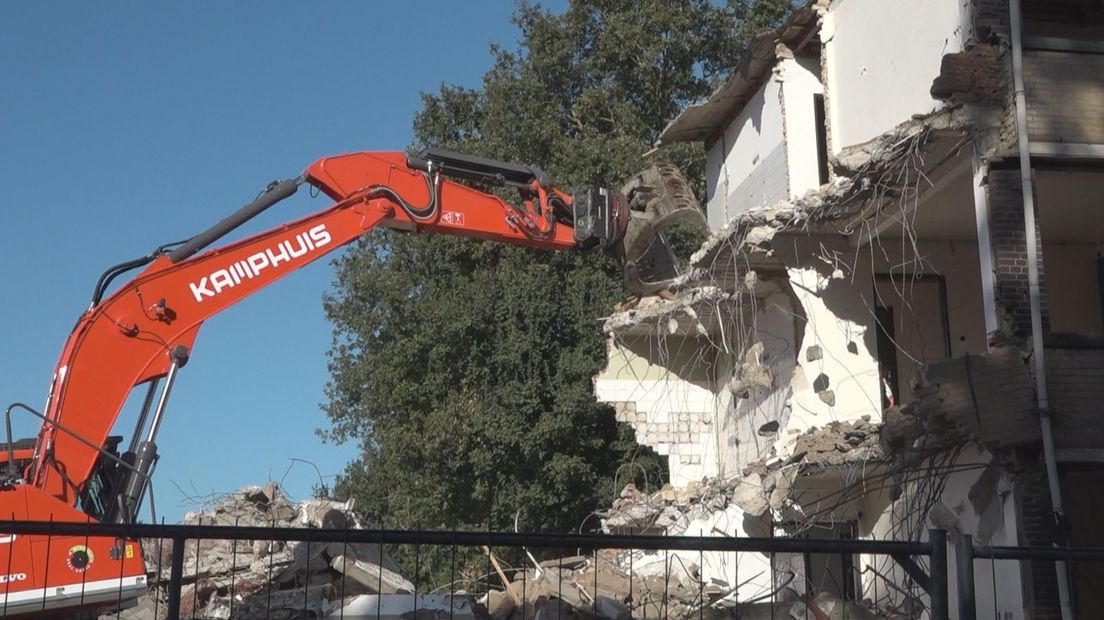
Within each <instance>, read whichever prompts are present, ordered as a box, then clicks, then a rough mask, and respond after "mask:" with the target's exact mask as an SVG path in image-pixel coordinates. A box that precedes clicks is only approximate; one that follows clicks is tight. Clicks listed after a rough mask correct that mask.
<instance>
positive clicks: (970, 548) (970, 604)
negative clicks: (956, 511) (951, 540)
mask: <svg viewBox="0 0 1104 620" xmlns="http://www.w3.org/2000/svg"><path fill="white" fill-rule="evenodd" d="M955 572H956V573H957V574H958V617H959V618H973V617H975V616H976V615H977V601H976V600H975V598H974V537H973V536H971V535H969V534H959V535H958V539H957V540H955ZM995 594H996V593H994V595H995Z"/></svg>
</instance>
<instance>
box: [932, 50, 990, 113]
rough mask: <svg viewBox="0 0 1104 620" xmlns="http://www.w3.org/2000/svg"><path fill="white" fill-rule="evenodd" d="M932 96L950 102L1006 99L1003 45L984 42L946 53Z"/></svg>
mask: <svg viewBox="0 0 1104 620" xmlns="http://www.w3.org/2000/svg"><path fill="white" fill-rule="evenodd" d="M931 96H932V97H933V98H935V99H942V100H944V101H948V102H950V103H974V104H979V105H986V106H995V105H1000V104H1001V103H1003V101H1004V92H1003V89H1002V81H1001V53H1000V49H999V48H998V47H997V46H995V45H988V44H981V45H976V46H974V47H973V48H971V49H969V50H967V51H965V52H959V53H955V54H946V55H944V56H943V62H942V64H941V65H940V67H939V76H938V77H937V78H935V81H933V82H932V87H931Z"/></svg>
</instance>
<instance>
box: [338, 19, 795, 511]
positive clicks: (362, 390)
mask: <svg viewBox="0 0 1104 620" xmlns="http://www.w3.org/2000/svg"><path fill="white" fill-rule="evenodd" d="M785 8H788V2H779V1H777V0H771V1H766V0H764V1H763V2H759V3H754V2H750V1H747V0H732V1H730V2H729V3H728V4H727V5H725V6H718V5H716V4H714V3H713V2H710V1H709V0H681V1H680V0H674V1H672V0H575V1H573V2H572V3H571V5H570V7H569V8H568V9H567V10H566V12H564V13H563V14H556V13H553V12H551V11H548V10H546V9H543V8H541V7H540V6H538V5H534V4H529V3H525V2H522V3H520V4H518V6H517V10H516V13H515V17H514V21H515V24H516V25H517V27H518V29H519V39H520V43H519V45H518V47H517V48H516V49H510V48H507V47H502V46H492V52H493V58H494V61H493V64H492V66H491V67H490V69H489V70H488V71H487V72H486V74H485V75H484V78H483V84H482V86H481V87H479V88H466V87H461V86H456V85H449V84H444V85H442V86H441V87H440V90H439V91H438V92H436V93H429V94H424V95H423V98H422V105H423V107H422V109H421V110H420V111H419V112H418V114H417V116H416V118H415V120H414V130H415V135H416V140H417V144H416V145H415V147H416V148H420V147H423V146H442V147H446V148H451V149H455V150H460V151H464V152H468V153H472V154H477V155H483V156H487V157H493V158H496V159H502V160H507V161H516V162H523V163H533V164H536V165H538V166H540V167H541V168H543V169H544V170H546V171H548V172H549V173H550V174H551V175H552V176H553V178H554V179H555V180H556V182H557V184H558V185H560V186H563V187H574V186H580V185H592V184H598V185H604V186H608V187H617V186H618V185H619V184H620V183H621V181H622V180H623V179H624V178H626V177H627V176H628V175H629V174H631V173H633V172H635V171H636V170H637V169H638V168H640V167H641V166H642V165H643V163H644V162H643V160H642V154H643V153H645V152H646V151H647V150H648V149H649V148H650V145H651V143H652V142H653V141H654V139H655V138H656V136H657V135H658V132H659V131H660V130H661V129H662V128H663V126H664V125H665V123H666V122H668V121H669V120H670V119H671V118H673V117H674V116H675V115H676V114H677V113H678V112H679V110H680V109H681V108H683V107H684V106H685V105H687V104H689V103H691V102H694V101H697V100H700V99H702V98H704V97H705V96H707V95H708V94H709V92H710V91H711V89H712V88H713V87H714V86H715V84H716V82H717V80H718V78H719V76H720V75H721V74H722V72H724V71H725V70H726V69H728V68H729V67H731V66H733V65H734V64H735V62H736V60H737V58H738V55H739V50H740V49H741V48H742V47H743V43H744V40H745V38H746V36H747V32H748V30H747V28H749V27H752V26H753V25H754V27H756V28H758V27H759V26H761V25H763V24H766V23H768V22H769V21H770V20H771V19H775V18H776V17H777V15H778V14H780V13H781V12H782V11H783V10H784V9H785ZM665 155H666V156H667V157H668V158H673V159H675V160H676V161H678V162H679V163H681V164H683V166H684V170H686V171H687V172H688V174H690V175H691V176H695V175H696V176H698V177H699V178H700V176H701V167H702V161H703V159H704V158H703V157H702V154H701V152H700V149H698V148H695V147H691V146H681V147H679V148H677V149H671V151H670V152H669V153H665ZM622 296H623V291H622V290H621V283H620V274H619V272H618V267H617V265H615V264H613V262H612V261H611V260H610V259H608V258H606V257H605V256H602V255H599V254H591V253H588V254H584V253H573V252H572V253H546V252H540V251H535V250H528V249H523V248H517V247H511V246H506V245H503V244H497V243H487V242H478V241H471V240H464V239H457V238H448V237H440V236H413V235H404V234H399V233H392V232H387V231H381V232H376V233H373V234H370V235H368V236H366V237H365V238H364V239H363V240H361V241H360V242H359V243H358V244H356V245H355V246H354V247H353V248H352V249H350V250H349V251H348V252H347V253H346V254H345V255H344V256H343V257H342V258H341V259H339V260H338V261H337V277H336V282H335V288H334V291H333V293H332V294H331V295H329V296H327V298H326V300H325V308H326V312H327V315H328V316H329V318H330V320H331V321H332V322H333V324H334V333H335V339H334V345H333V348H332V350H331V357H330V370H331V372H332V380H331V382H330V384H329V385H328V388H327V395H328V398H329V402H328V404H327V413H328V415H329V418H330V420H331V422H332V428H331V429H330V431H329V435H330V436H331V437H332V438H333V439H335V440H345V439H350V438H353V439H357V440H359V441H360V442H361V447H362V455H361V457H360V458H359V459H358V460H356V461H355V462H353V463H351V464H350V465H349V467H348V468H347V470H346V473H345V474H344V475H343V476H342V477H341V479H340V480H339V483H338V485H337V492H338V494H339V495H346V496H347V495H353V496H356V497H358V498H359V501H358V506H360V507H362V508H363V509H365V510H366V511H368V513H369V516H370V517H371V519H372V520H373V521H374V522H376V523H380V524H383V525H387V526H398V527H413V526H416V525H419V526H421V527H427V528H448V527H459V528H472V527H476V528H483V527H492V528H501V527H512V526H513V522H514V519H515V515H516V514H518V513H519V512H520V518H519V520H520V524H521V527H522V528H524V529H554V530H560V531H564V530H574V529H576V528H578V527H579V526H580V524H581V523H582V522H583V521H584V520H585V519H586V518H587V516H588V515H589V514H590V513H591V511H592V510H594V509H595V508H596V507H597V506H599V505H600V504H601V503H602V502H605V501H608V499H609V497H610V494H611V492H612V491H614V490H615V489H616V487H617V485H618V484H623V483H624V482H625V481H626V480H628V479H630V478H634V477H635V478H637V479H638V480H640V481H641V482H642V472H645V473H646V475H648V476H649V477H650V481H651V482H652V483H653V484H654V483H655V482H656V478H657V477H658V476H660V475H661V471H660V470H661V467H660V466H659V461H658V459H657V458H656V457H655V456H654V455H650V456H649V455H648V454H647V452H648V451H643V450H641V449H640V448H639V446H637V445H636V444H635V442H634V441H633V440H632V437H631V432H629V431H628V430H627V429H625V428H619V427H618V425H617V424H616V423H615V422H614V419H613V414H612V411H611V409H610V408H609V407H608V406H606V405H602V404H599V403H597V402H596V401H595V399H594V394H593V386H592V378H593V376H594V375H595V374H596V373H597V372H599V371H600V370H601V369H602V367H603V366H604V364H605V360H606V354H605V342H604V339H603V335H602V333H601V329H600V327H601V324H600V321H599V319H600V317H603V316H605V315H607V314H609V312H610V311H611V309H612V307H613V304H614V302H615V301H617V300H618V299H619V298H620V297H622ZM633 459H636V463H635V464H634V465H633V466H630V467H628V468H626V467H623V464H625V463H626V462H629V461H631V460H633ZM637 465H641V467H637ZM619 468H620V469H621V476H620V478H618V479H617V480H615V477H616V476H617V475H618V470H619ZM630 472H631V474H630ZM589 525H594V523H593V522H591V523H589V524H588V526H589Z"/></svg>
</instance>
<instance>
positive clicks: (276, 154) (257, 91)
mask: <svg viewBox="0 0 1104 620" xmlns="http://www.w3.org/2000/svg"><path fill="white" fill-rule="evenodd" d="M546 4H547V3H546ZM552 4H553V5H555V6H560V5H562V4H564V3H562V2H553V3H552ZM512 11H513V4H512V3H511V2H506V1H501V2H500V1H495V2H491V1H479V2H476V1H472V2H444V1H440V2H433V1H430V2H417V3H401V4H400V3H391V2H327V3H307V2H301V3H287V2H280V3H260V2H213V1H210V2H189V3H175V4H170V3H142V2H102V3H99V2H98V3H83V2H82V3H78V2H68V3H61V2H55V3H37V2H6V3H0V170H3V171H4V177H5V183H3V185H2V188H0V214H2V223H3V228H2V230H3V236H2V239H3V242H2V243H0V270H2V271H0V273H2V274H3V276H4V278H3V283H4V285H3V289H4V296H3V300H2V302H0V401H3V404H4V405H5V406H6V405H7V403H9V402H12V401H15V400H22V401H26V402H28V403H30V404H32V405H33V406H36V407H40V406H42V404H43V401H44V400H45V392H46V388H47V386H48V382H49V378H50V374H51V371H52V369H53V365H54V363H55V361H56V359H57V355H58V353H59V351H60V348H61V346H62V344H63V342H64V340H65V338H66V336H67V335H68V333H69V330H70V329H71V328H72V326H73V323H74V321H75V320H76V318H77V317H78V316H79V314H80V313H81V311H82V310H83V309H84V308H85V307H86V306H87V304H88V300H89V298H90V296H91V293H92V287H93V284H94V283H95V280H96V278H97V277H98V276H99V274H100V273H101V272H102V271H103V270H104V269H105V268H107V267H108V266H110V265H112V264H115V263H117V262H120V261H123V260H127V259H130V258H135V257H138V256H141V255H143V254H145V253H147V252H149V251H150V250H151V249H153V248H154V247H156V246H158V245H160V244H161V243H164V242H168V241H175V240H178V239H181V238H184V237H187V236H190V235H192V234H195V233H197V232H199V231H201V230H203V229H204V228H206V227H207V226H209V225H211V224H213V223H214V222H216V221H217V220H219V219H220V218H221V217H223V216H224V215H226V214H227V213H229V212H230V211H232V210H234V209H236V208H237V207H239V206H240V205H241V204H244V203H245V202H247V201H248V200H249V199H251V198H252V197H253V196H254V195H255V194H256V193H257V192H258V191H259V190H260V189H261V188H263V187H264V185H265V184H266V183H267V182H268V181H270V180H272V179H275V178H287V177H292V176H295V175H297V174H298V173H299V172H301V171H302V170H303V169H304V168H305V167H306V166H307V165H308V164H309V163H310V162H311V161H313V160H315V159H317V158H319V157H322V156H326V155H332V154H337V153H341V152H346V151H358V150H400V149H403V148H405V147H406V146H407V145H408V144H410V142H411V139H412V137H411V136H412V133H411V122H412V120H413V117H414V114H415V112H416V111H417V109H418V108H419V106H420V93H421V92H423V91H434V90H436V89H437V88H438V87H439V85H440V84H441V83H442V82H448V83H456V84H463V85H467V86H478V85H479V83H480V78H481V76H482V74H483V72H484V71H485V70H486V69H487V68H488V67H489V65H490V63H491V55H490V52H489V45H490V43H492V42H499V43H502V44H504V45H506V46H510V47H512V46H514V45H515V44H516V38H517V31H516V29H515V28H514V26H513V25H512V24H511V23H510V22H509V17H510V15H511V13H512ZM325 206H326V203H325V202H324V199H322V198H315V199H311V198H310V197H309V196H308V192H305V191H304V192H300V193H299V195H297V196H295V197H294V198H292V199H290V200H288V201H285V202H283V203H281V204H280V205H279V206H278V207H276V208H274V209H272V210H271V211H270V212H269V213H267V214H265V215H264V216H263V217H261V218H259V219H258V220H257V221H255V222H254V223H251V224H250V225H249V226H248V227H247V228H245V229H243V230H242V231H241V232H240V233H236V234H235V236H241V235H244V234H248V233H251V232H256V231H258V230H263V229H265V228H268V227H271V226H273V225H276V224H278V223H280V222H283V221H286V220H289V219H293V218H295V217H297V216H299V215H302V214H305V213H309V212H312V211H315V210H318V209H321V208H323V207H325ZM334 256H336V254H332V255H331V257H334ZM332 278H333V269H332V267H331V266H330V264H329V260H322V261H319V262H317V263H315V264H314V265H311V266H309V267H307V268H305V269H302V270H300V271H299V272H298V273H296V274H293V275H292V276H289V277H288V278H286V279H284V280H282V281H280V282H278V283H276V284H275V285H274V286H272V287H269V288H268V289H267V290H265V291H262V292H261V293H260V294H258V295H255V296H254V297H252V298H250V299H247V300H246V301H244V302H243V303H241V304H239V305H237V306H235V307H234V308H232V309H230V310H229V311H227V312H225V313H223V314H222V315H220V316H218V317H215V318H213V319H211V320H210V321H208V322H207V323H206V324H205V326H204V328H203V330H202V331H201V332H200V334H199V338H198V339H197V341H196V346H195V349H194V351H193V353H192V359H191V362H190V363H189V364H188V366H187V367H186V368H185V369H184V370H183V371H182V372H181V375H180V378H179V380H178V381H177V385H176V388H175V390H174V393H173V398H172V401H171V402H170V405H169V409H168V412H167V414H166V416H167V417H166V420H165V423H164V425H163V427H162V430H161V434H160V437H159V444H160V449H161V454H162V458H161V462H160V464H159V466H158V470H157V474H156V476H155V489H156V493H157V497H156V499H157V507H158V511H159V513H160V514H161V515H162V516H164V517H166V518H167V519H169V520H170V521H171V520H176V519H178V518H179V517H181V516H182V515H183V513H184V512H185V511H187V510H190V509H192V508H194V507H195V506H194V504H193V503H191V501H190V500H189V499H188V496H189V495H190V496H205V495H208V494H212V493H218V492H225V491H231V490H233V489H236V488H237V487H239V486H241V485H244V484H249V483H257V484H260V483H263V482H264V481H265V480H267V479H269V478H273V479H276V480H280V479H283V480H284V484H285V487H286V488H287V489H288V491H289V492H290V494H291V495H293V496H296V497H300V498H303V497H307V496H308V495H309V493H310V489H311V485H312V484H314V483H316V482H317V481H318V474H316V472H315V471H314V469H313V468H312V467H311V466H309V465H305V464H303V463H297V462H294V461H292V460H291V459H304V460H309V461H311V462H313V463H314V464H315V465H317V467H318V469H319V470H320V471H321V474H322V475H323V476H324V477H325V480H326V482H332V476H333V474H336V473H338V472H340V471H341V470H342V468H343V467H344V464H345V463H346V462H348V461H349V460H350V459H351V458H353V457H354V456H355V453H356V446H355V445H351V444H350V445H338V446H335V445H329V444H324V443H322V442H321V441H320V440H319V439H317V437H316V436H315V434H314V430H315V429H316V428H319V427H325V426H326V425H327V420H326V418H325V416H324V415H323V413H322V412H321V410H320V408H319V405H320V404H321V403H322V402H323V399H324V394H323V386H324V385H325V382H326V379H327V372H326V352H327V350H328V348H329V344H330V337H331V332H330V329H331V328H330V325H329V323H328V322H327V321H326V320H325V317H324V314H323V311H322V305H321V297H322V295H323V293H324V292H325V291H326V290H327V289H328V288H329V286H330V284H331V281H332ZM37 428H38V425H37V423H36V422H35V421H34V420H32V419H30V416H21V417H17V418H16V435H17V437H19V436H32V435H33V434H34V433H35V432H36V431H37ZM129 430H130V427H129V425H126V426H125V427H123V428H119V427H118V426H117V427H116V434H122V435H126V436H127V439H128V440H129V434H130V432H129ZM178 486H179V487H180V488H181V489H183V490H184V491H185V492H186V494H185V493H181V491H178V490H177V487H178ZM145 514H147V515H148V511H147V512H145Z"/></svg>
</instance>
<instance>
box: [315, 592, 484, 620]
mask: <svg viewBox="0 0 1104 620" xmlns="http://www.w3.org/2000/svg"><path fill="white" fill-rule="evenodd" d="M318 617H322V616H318ZM325 617H327V618H340V619H343V620H440V619H442V618H447V619H450V620H476V618H478V617H479V616H477V614H476V606H475V601H474V600H473V599H472V598H471V597H470V596H454V595H451V594H418V595H417V596H415V595H414V594H362V595H360V596H357V597H354V598H353V599H351V600H350V601H348V602H346V603H345V604H344V605H343V606H342V607H340V608H338V609H335V610H333V611H331V612H330V613H329V615H327V616H325Z"/></svg>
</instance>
